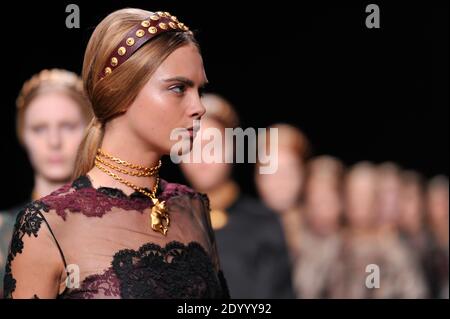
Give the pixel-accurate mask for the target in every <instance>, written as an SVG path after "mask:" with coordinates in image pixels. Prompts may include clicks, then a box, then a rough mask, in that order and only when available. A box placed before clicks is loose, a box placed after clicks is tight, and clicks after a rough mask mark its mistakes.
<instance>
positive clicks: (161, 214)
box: [95, 149, 170, 235]
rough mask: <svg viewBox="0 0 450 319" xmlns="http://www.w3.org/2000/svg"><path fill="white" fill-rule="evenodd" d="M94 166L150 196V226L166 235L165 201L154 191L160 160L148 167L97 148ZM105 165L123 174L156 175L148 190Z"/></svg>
mask: <svg viewBox="0 0 450 319" xmlns="http://www.w3.org/2000/svg"><path fill="white" fill-rule="evenodd" d="M105 159H107V160H109V161H111V162H114V163H116V164H119V165H122V166H125V167H128V168H131V169H134V170H136V171H137V172H134V171H129V170H126V169H124V168H121V167H119V166H117V165H114V164H112V163H110V162H107V161H106V160H105ZM95 166H96V167H97V168H98V169H100V170H101V171H103V172H104V173H106V174H107V175H109V176H111V177H112V178H114V179H115V180H117V181H118V182H120V183H122V184H124V185H126V186H128V187H131V188H132V189H134V190H135V191H138V192H140V193H142V194H144V195H146V196H148V197H150V199H151V200H152V202H153V207H152V212H151V215H150V221H151V227H152V229H153V230H154V231H156V232H159V233H161V234H163V235H167V231H168V228H169V224H170V219H169V214H168V212H167V208H166V203H165V201H161V202H160V201H159V199H158V198H156V192H157V191H158V186H159V169H160V168H161V161H159V163H158V165H157V166H154V167H150V168H149V167H143V166H140V165H135V164H131V163H128V162H126V161H124V160H121V159H119V158H117V157H113V156H111V155H109V154H108V153H106V152H105V151H103V150H101V149H98V150H97V156H96V157H95ZM105 166H106V167H109V168H110V169H112V170H115V171H117V172H120V173H122V174H125V175H131V176H139V177H143V176H156V183H155V185H154V186H153V189H152V191H151V192H148V191H147V190H146V189H145V188H143V187H139V186H137V185H135V184H133V183H131V182H129V181H127V180H125V179H123V178H122V177H120V176H118V175H117V174H114V173H113V172H111V171H110V170H109V169H108V168H106V167H105Z"/></svg>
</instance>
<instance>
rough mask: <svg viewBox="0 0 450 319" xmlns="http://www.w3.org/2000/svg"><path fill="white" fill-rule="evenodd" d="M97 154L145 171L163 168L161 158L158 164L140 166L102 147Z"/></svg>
mask: <svg viewBox="0 0 450 319" xmlns="http://www.w3.org/2000/svg"><path fill="white" fill-rule="evenodd" d="M97 154H98V155H100V156H103V157H105V158H107V159H109V160H110V161H113V162H115V163H117V164H119V165H123V166H126V167H128V168H131V169H135V170H139V171H144V172H146V171H159V169H160V168H161V160H159V162H158V165H157V166H154V167H144V166H140V165H136V164H131V163H128V162H127V161H124V160H121V159H120V158H117V157H114V156H111V155H110V154H108V153H106V152H105V151H104V150H102V149H100V148H99V149H98V150H97Z"/></svg>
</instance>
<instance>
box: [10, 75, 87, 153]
mask: <svg viewBox="0 0 450 319" xmlns="http://www.w3.org/2000/svg"><path fill="white" fill-rule="evenodd" d="M54 92H58V93H63V94H64V95H66V96H68V97H69V98H71V99H72V100H73V101H75V103H76V104H77V105H78V106H79V107H80V110H81V114H82V116H83V118H84V120H85V121H86V122H89V121H90V120H91V118H92V109H91V107H90V105H89V100H88V99H87V97H86V95H85V93H84V90H83V82H82V81H81V78H80V77H79V76H78V75H77V74H75V73H73V72H70V71H66V70H61V69H51V70H42V71H41V72H39V73H38V74H35V75H33V76H32V77H31V78H30V79H29V80H28V81H26V82H25V83H24V84H23V86H22V89H21V90H20V93H19V96H18V97H17V99H16V107H17V113H16V133H17V138H18V139H19V142H20V143H21V144H22V145H23V128H24V119H25V112H26V110H27V108H28V106H29V105H30V104H31V102H32V101H33V100H34V99H35V98H37V97H38V96H41V95H44V94H47V93H54Z"/></svg>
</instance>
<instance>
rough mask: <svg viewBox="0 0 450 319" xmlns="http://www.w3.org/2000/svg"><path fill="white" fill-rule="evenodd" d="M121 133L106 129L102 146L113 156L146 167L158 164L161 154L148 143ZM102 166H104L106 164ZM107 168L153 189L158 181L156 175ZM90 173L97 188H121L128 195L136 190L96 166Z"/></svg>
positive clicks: (124, 177)
mask: <svg viewBox="0 0 450 319" xmlns="http://www.w3.org/2000/svg"><path fill="white" fill-rule="evenodd" d="M119 133H120V132H119V130H108V129H106V130H105V135H104V137H103V140H102V144H101V146H100V148H101V149H102V150H103V151H105V152H107V153H108V154H110V155H111V156H113V157H116V158H119V159H121V160H124V161H127V162H128V163H131V164H135V165H140V166H144V167H154V166H157V165H158V162H159V160H160V158H161V154H159V153H158V152H156V151H155V150H152V149H150V148H149V147H148V145H144V144H143V143H142V142H141V141H140V140H138V139H136V138H134V139H133V138H132V137H129V136H127V137H124V136H121V135H120V134H119ZM102 166H103V167H104V165H102ZM106 168H107V169H108V170H109V171H111V172H112V173H114V174H116V175H118V176H119V177H121V178H123V179H124V180H126V181H128V182H130V183H132V184H134V185H136V186H138V187H145V188H148V189H150V190H152V189H153V186H154V185H155V183H156V176H146V177H138V176H131V175H127V174H123V173H120V172H117V171H115V170H112V169H110V168H108V167H106ZM88 174H89V176H90V177H91V180H92V182H93V184H94V185H93V186H94V187H96V188H97V187H99V186H106V187H114V188H119V189H121V190H123V191H124V193H125V194H128V195H129V194H131V193H133V192H134V191H135V190H134V189H133V188H132V187H129V186H127V185H125V184H123V183H121V182H120V181H117V180H115V179H114V178H113V177H111V176H109V175H107V174H106V173H105V172H103V171H102V170H100V169H99V168H97V167H95V166H94V168H93V169H92V170H91V171H89V173H88Z"/></svg>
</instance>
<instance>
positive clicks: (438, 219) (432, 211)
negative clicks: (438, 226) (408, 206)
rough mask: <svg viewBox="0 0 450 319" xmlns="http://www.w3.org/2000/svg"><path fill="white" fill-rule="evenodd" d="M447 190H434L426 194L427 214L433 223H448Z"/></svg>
mask: <svg viewBox="0 0 450 319" xmlns="http://www.w3.org/2000/svg"><path fill="white" fill-rule="evenodd" d="M448 205H449V200H448V188H444V187H442V188H435V189H432V190H430V191H428V194H427V214H429V218H430V219H431V220H432V221H433V222H434V223H448V218H449V209H448Z"/></svg>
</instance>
